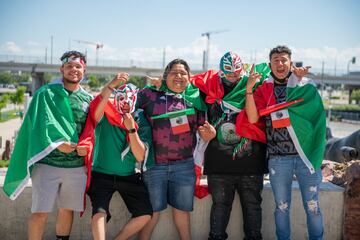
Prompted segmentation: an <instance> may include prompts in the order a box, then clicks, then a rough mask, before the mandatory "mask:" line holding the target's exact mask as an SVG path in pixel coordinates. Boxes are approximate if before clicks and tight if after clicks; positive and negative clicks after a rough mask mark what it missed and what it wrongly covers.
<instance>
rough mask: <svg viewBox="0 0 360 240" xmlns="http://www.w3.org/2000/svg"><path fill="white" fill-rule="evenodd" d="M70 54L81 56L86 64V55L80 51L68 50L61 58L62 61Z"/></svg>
mask: <svg viewBox="0 0 360 240" xmlns="http://www.w3.org/2000/svg"><path fill="white" fill-rule="evenodd" d="M70 56H75V57H79V58H80V59H81V60H83V61H84V63H85V64H86V56H85V54H83V53H81V52H78V51H67V52H65V53H64V54H63V55H62V56H61V58H60V61H61V62H62V61H63V60H64V59H65V58H68V57H70Z"/></svg>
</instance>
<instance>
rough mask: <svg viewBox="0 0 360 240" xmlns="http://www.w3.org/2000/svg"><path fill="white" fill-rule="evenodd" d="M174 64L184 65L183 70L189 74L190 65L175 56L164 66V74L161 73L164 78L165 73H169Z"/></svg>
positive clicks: (165, 76)
mask: <svg viewBox="0 0 360 240" xmlns="http://www.w3.org/2000/svg"><path fill="white" fill-rule="evenodd" d="M176 64H181V65H184V67H185V70H186V71H187V73H188V74H189V76H190V67H189V64H188V63H187V62H186V61H185V60H183V59H180V58H176V59H174V60H172V61H171V62H169V63H168V65H167V66H166V68H165V70H164V74H163V79H164V80H166V78H167V75H168V74H169V72H170V70H171V68H172V67H173V66H174V65H176Z"/></svg>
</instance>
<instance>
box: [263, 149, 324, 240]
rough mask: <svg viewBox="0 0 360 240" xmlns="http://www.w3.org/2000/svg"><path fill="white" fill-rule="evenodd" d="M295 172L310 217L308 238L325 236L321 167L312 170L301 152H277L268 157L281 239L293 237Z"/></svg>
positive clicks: (277, 225)
mask: <svg viewBox="0 0 360 240" xmlns="http://www.w3.org/2000/svg"><path fill="white" fill-rule="evenodd" d="M294 174H295V176H296V178H297V181H298V183H299V188H300V191H301V197H302V202H303V206H304V209H305V212H306V217H307V229H308V235H309V239H323V234H324V226H323V219H322V214H321V211H320V206H319V200H318V197H319V186H320V183H321V180H322V175H321V169H318V170H316V172H315V173H314V174H311V173H310V171H309V169H308V168H307V167H306V165H305V164H304V162H303V161H302V160H301V158H300V156H298V155H294V156H274V157H270V159H269V175H270V184H271V188H272V190H273V193H274V198H275V204H276V208H275V223H276V236H277V238H278V239H280V240H283V239H290V234H291V228H290V216H289V210H290V205H291V190H292V188H291V185H292V180H293V175H294Z"/></svg>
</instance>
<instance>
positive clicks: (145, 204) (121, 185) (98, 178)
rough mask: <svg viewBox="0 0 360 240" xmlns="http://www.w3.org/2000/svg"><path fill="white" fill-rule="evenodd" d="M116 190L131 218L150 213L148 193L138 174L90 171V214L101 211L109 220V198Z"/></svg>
mask: <svg viewBox="0 0 360 240" xmlns="http://www.w3.org/2000/svg"><path fill="white" fill-rule="evenodd" d="M116 191H118V192H119V193H120V196H121V197H122V199H123V200H124V202H125V205H126V207H127V209H128V210H129V212H130V213H131V215H132V218H135V217H139V216H143V215H152V213H153V211H152V207H151V203H150V199H149V193H148V191H147V189H146V186H145V184H144V182H143V181H142V179H141V175H140V174H133V175H130V176H116V175H109V174H105V173H99V172H92V177H91V184H90V188H89V191H88V193H87V194H88V195H89V197H90V200H91V205H92V216H94V215H95V214H96V213H99V212H103V213H106V215H107V221H109V220H110V218H111V214H110V211H109V205H110V200H111V198H112V195H113V194H114V192H116Z"/></svg>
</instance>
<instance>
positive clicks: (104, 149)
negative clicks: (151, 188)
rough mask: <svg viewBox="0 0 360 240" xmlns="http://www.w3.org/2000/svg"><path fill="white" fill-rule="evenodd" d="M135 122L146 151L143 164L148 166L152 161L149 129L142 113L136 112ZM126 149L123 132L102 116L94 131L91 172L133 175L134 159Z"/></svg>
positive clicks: (126, 143)
mask: <svg viewBox="0 0 360 240" xmlns="http://www.w3.org/2000/svg"><path fill="white" fill-rule="evenodd" d="M135 120H136V122H137V124H138V126H139V129H138V134H139V137H140V139H141V141H142V142H143V143H144V144H145V145H146V148H147V149H148V154H147V158H146V159H145V160H144V162H143V164H145V165H146V166H150V165H152V164H153V161H154V156H153V149H152V135H151V128H150V125H149V123H148V122H147V120H146V118H145V117H144V115H143V113H142V112H139V111H138V112H137V113H136V114H135ZM128 147H129V144H128V142H127V141H126V132H125V130H124V129H121V128H119V127H117V126H114V125H111V124H110V123H109V121H108V119H107V118H106V115H104V117H103V118H102V119H101V121H100V122H99V123H98V125H97V127H96V129H95V149H94V159H93V168H92V170H93V171H96V172H101V173H105V174H110V175H117V176H129V175H131V174H134V173H135V166H136V158H135V156H134V155H133V153H132V151H131V149H130V148H129V149H127V148H128Z"/></svg>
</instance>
